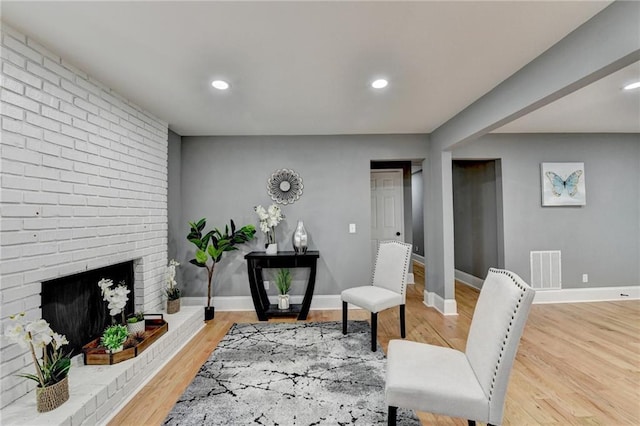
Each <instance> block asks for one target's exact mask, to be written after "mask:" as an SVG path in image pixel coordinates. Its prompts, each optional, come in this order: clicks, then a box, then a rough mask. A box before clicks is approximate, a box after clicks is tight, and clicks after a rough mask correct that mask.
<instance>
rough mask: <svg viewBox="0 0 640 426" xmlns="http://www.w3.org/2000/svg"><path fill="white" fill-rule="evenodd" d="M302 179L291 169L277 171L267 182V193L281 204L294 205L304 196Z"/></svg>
mask: <svg viewBox="0 0 640 426" xmlns="http://www.w3.org/2000/svg"><path fill="white" fill-rule="evenodd" d="M302 188H304V185H302V178H301V177H300V175H299V174H298V173H296V172H295V171H293V170H291V169H280V170H276V171H275V172H273V174H271V177H270V178H269V180H268V181H267V191H268V192H269V196H270V197H271V199H272V200H273V201H275V202H276V203H279V204H285V205H286V204H293V203H294V202H295V201H296V200H297V199H298V198H300V196H301V195H302Z"/></svg>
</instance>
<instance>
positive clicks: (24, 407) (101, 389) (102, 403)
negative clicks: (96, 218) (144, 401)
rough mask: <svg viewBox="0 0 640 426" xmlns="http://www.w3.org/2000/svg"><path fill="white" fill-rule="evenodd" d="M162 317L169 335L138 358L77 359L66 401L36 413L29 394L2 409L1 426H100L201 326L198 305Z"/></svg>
mask: <svg viewBox="0 0 640 426" xmlns="http://www.w3.org/2000/svg"><path fill="white" fill-rule="evenodd" d="M163 313H164V314H165V315H164V318H165V320H166V321H167V323H168V324H169V331H167V333H166V334H164V335H163V336H161V337H160V338H159V339H158V340H157V341H156V342H155V343H153V344H152V345H151V346H149V348H147V350H146V351H144V352H143V353H142V354H140V356H138V357H136V358H132V359H130V360H127V361H123V362H120V363H118V364H114V365H84V364H83V362H82V356H81V355H78V356H76V357H74V359H73V366H72V368H71V370H70V373H69V400H68V401H67V402H65V403H64V404H63V405H62V406H60V407H59V408H56V409H55V410H53V411H49V412H48V413H38V412H37V410H36V397H35V393H34V392H33V391H32V392H29V393H28V394H26V395H25V396H23V397H22V398H20V399H18V400H17V401H15V402H13V403H12V404H10V405H8V406H7V407H5V408H3V409H2V412H1V413H0V422H1V423H2V425H3V426H8V425H65V426H79V425H95V424H105V423H106V422H107V421H108V420H109V419H110V418H112V417H113V416H114V415H115V414H117V413H118V411H119V410H120V409H121V408H122V407H123V406H124V405H125V404H126V403H127V402H128V401H129V400H130V399H131V398H132V397H133V396H134V395H135V394H136V393H137V392H138V391H139V389H141V388H142V386H144V385H145V384H146V383H147V382H148V381H149V380H151V379H152V378H153V377H154V376H155V375H156V374H157V373H158V372H159V371H160V369H161V368H162V367H163V366H164V364H166V363H167V362H168V361H169V360H170V359H171V358H173V357H174V356H175V355H176V354H177V353H178V352H179V351H180V350H181V349H182V347H183V346H184V345H186V344H187V343H188V342H189V340H191V339H192V338H193V337H194V336H195V335H196V334H197V333H198V331H200V329H201V328H202V327H203V326H204V322H203V321H202V319H203V317H202V307H201V306H184V305H183V306H182V308H181V309H180V312H178V313H176V314H172V315H166V312H163Z"/></svg>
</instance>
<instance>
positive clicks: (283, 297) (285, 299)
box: [278, 294, 289, 309]
mask: <svg viewBox="0 0 640 426" xmlns="http://www.w3.org/2000/svg"><path fill="white" fill-rule="evenodd" d="M278 309H289V295H288V294H279V295H278Z"/></svg>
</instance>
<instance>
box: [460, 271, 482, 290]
mask: <svg viewBox="0 0 640 426" xmlns="http://www.w3.org/2000/svg"><path fill="white" fill-rule="evenodd" d="M455 278H456V280H458V281H460V282H461V283H462V284H466V285H468V286H469V287H473V288H475V289H477V290H480V289H481V288H482V284H484V280H483V279H482V278H478V277H476V276H474V275H471V274H467V273H466V272H462V271H459V270H457V269H456V270H455Z"/></svg>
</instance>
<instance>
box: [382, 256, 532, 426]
mask: <svg viewBox="0 0 640 426" xmlns="http://www.w3.org/2000/svg"><path fill="white" fill-rule="evenodd" d="M534 294H535V292H534V290H533V289H532V288H531V287H529V286H528V285H527V284H525V283H524V281H522V279H521V278H520V277H519V276H517V275H516V274H514V273H512V272H509V271H505V270H501V269H493V268H492V269H489V274H488V275H487V279H486V280H485V281H484V284H483V285H482V290H481V291H480V296H479V298H478V302H477V304H476V308H475V312H474V314H473V320H472V321H471V327H470V329H469V337H468V339H467V347H466V351H465V352H460V351H457V350H455V349H451V348H446V347H441V346H434V345H428V344H425V343H417V342H408V341H403V340H392V341H391V342H389V348H388V350H387V377H386V388H385V397H386V400H387V405H388V406H389V425H395V423H396V410H397V407H402V408H409V409H412V410H418V411H426V412H430V413H435V414H443V415H446V416H452V417H463V418H466V419H468V421H469V425H475V422H476V421H482V422H486V423H489V424H500V423H501V422H502V416H503V412H504V400H505V394H506V391H507V384H508V382H509V375H510V373H511V366H512V365H513V360H514V358H515V356H516V351H517V349H518V343H519V342H520V336H521V335H522V332H523V330H524V326H525V322H526V320H527V316H528V315H529V309H530V307H531V302H532V301H533V297H534Z"/></svg>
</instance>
